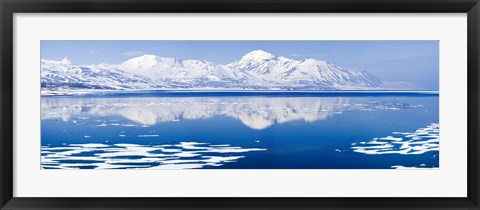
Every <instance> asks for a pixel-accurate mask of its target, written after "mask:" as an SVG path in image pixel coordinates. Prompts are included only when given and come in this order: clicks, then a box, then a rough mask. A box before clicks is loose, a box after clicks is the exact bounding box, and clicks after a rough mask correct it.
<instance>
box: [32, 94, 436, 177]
mask: <svg viewBox="0 0 480 210" xmlns="http://www.w3.org/2000/svg"><path fill="white" fill-rule="evenodd" d="M438 114H439V110H438V94H431V93H429V94H426V93H388V92H381V93H358V92H343V93H335V92H328V93H251V92H248V93H237V92H223V93H217V94H216V93H211V92H207V93H205V92H188V93H187V92H138V93H133V92H131V93H122V94H119V93H104V94H92V95H84V96H53V97H42V124H41V126H42V128H41V130H42V135H41V136H42V140H41V141H42V142H41V143H42V148H41V149H42V163H41V164H42V168H43V169H132V168H135V169H138V168H140V169H142V168H148V169H192V168H209V169H393V168H439V125H438V122H439V120H438Z"/></svg>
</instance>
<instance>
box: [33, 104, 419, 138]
mask: <svg viewBox="0 0 480 210" xmlns="http://www.w3.org/2000/svg"><path fill="white" fill-rule="evenodd" d="M41 104H42V112H41V114H42V119H62V120H63V121H73V120H76V121H77V120H81V119H87V118H88V117H106V116H121V117H123V118H125V119H128V120H130V121H133V122H135V123H138V124H140V125H143V126H151V125H155V124H157V123H160V122H169V121H180V120H192V119H208V118H212V117H214V116H225V117H230V118H234V119H237V120H239V121H240V122H242V123H243V124H244V125H246V126H248V127H250V128H252V129H257V130H261V129H265V128H268V127H270V126H272V125H274V124H282V123H286V122H292V121H305V122H314V121H318V120H324V119H327V118H328V117H330V116H333V115H336V114H341V113H342V112H345V111H352V110H357V111H378V110H401V109H410V108H418V107H421V106H422V105H415V104H413V105H412V104H406V103H397V102H389V101H378V100H372V99H368V98H363V97H362V98H355V97H352V98H347V97H323V98H322V97H222V98H220V97H157V98H153V97H152V98H70V97H44V98H42V102H41ZM99 126H102V125H101V124H100V125H99ZM104 126H107V125H104Z"/></svg>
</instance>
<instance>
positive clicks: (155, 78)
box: [41, 50, 384, 90]
mask: <svg viewBox="0 0 480 210" xmlns="http://www.w3.org/2000/svg"><path fill="white" fill-rule="evenodd" d="M41 81H42V90H60V89H63V90H71V89H95V90H96V89H111V90H120V89H133V90H135V89H249V90H345V89H382V88H383V87H384V85H383V84H382V82H381V81H380V80H379V79H377V78H376V77H375V76H373V75H371V74H369V73H367V72H365V71H363V72H357V71H350V70H346V69H343V68H341V67H338V66H335V65H333V64H330V63H328V62H326V61H320V60H315V59H312V58H310V59H304V60H293V59H289V58H285V57H277V56H274V55H272V54H270V53H268V52H265V51H262V50H255V51H252V52H250V53H247V54H246V55H244V56H243V57H242V58H241V59H239V60H237V61H235V62H232V63H230V64H227V65H222V64H216V63H213V62H209V61H204V60H182V59H178V58H164V57H159V56H155V55H143V56H139V57H135V58H132V59H129V60H127V61H125V62H122V63H120V64H118V65H115V64H95V65H76V64H73V63H72V62H70V61H69V60H68V59H67V58H64V59H63V60H62V61H51V60H44V59H42V61H41Z"/></svg>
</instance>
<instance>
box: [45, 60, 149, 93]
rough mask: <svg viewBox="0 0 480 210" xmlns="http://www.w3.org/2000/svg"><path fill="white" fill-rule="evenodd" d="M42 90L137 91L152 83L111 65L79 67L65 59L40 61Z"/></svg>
mask: <svg viewBox="0 0 480 210" xmlns="http://www.w3.org/2000/svg"><path fill="white" fill-rule="evenodd" d="M41 84H42V90H59V89H110V90H115V89H139V88H148V87H151V86H152V84H153V81H152V80H150V79H149V78H147V77H144V76H141V75H134V74H130V73H128V72H125V71H122V70H119V69H116V68H115V67H114V66H113V65H108V64H99V65H88V66H80V65H74V64H72V63H71V62H70V61H69V60H68V59H67V58H65V59H63V60H62V61H50V60H44V59H42V60H41Z"/></svg>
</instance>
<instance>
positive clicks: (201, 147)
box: [41, 142, 266, 169]
mask: <svg viewBox="0 0 480 210" xmlns="http://www.w3.org/2000/svg"><path fill="white" fill-rule="evenodd" d="M264 150H266V149H262V148H242V147H237V146H230V145H229V144H208V143H200V142H179V143H177V144H164V145H139V144H111V145H107V144H96V143H88V144H69V145H66V146H61V147H54V146H50V145H48V146H42V147H41V154H42V157H41V163H42V168H43V169H193V168H214V167H218V166H222V165H224V164H227V163H232V162H236V161H238V160H239V159H241V158H245V153H247V152H254V151H264Z"/></svg>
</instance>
